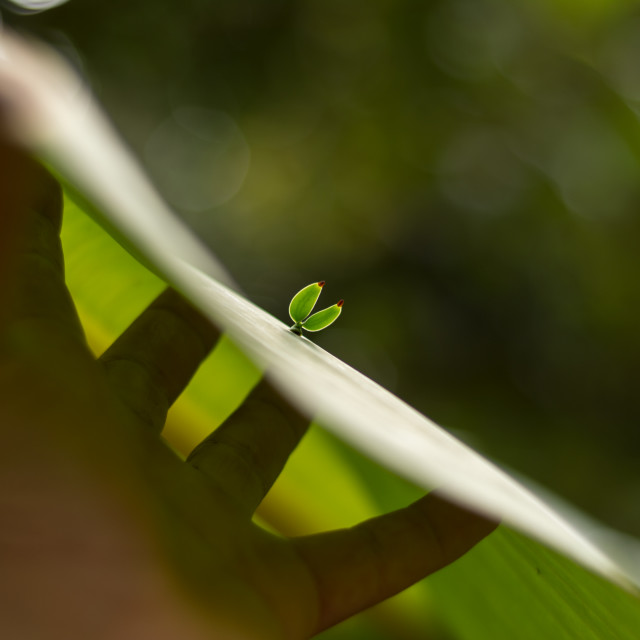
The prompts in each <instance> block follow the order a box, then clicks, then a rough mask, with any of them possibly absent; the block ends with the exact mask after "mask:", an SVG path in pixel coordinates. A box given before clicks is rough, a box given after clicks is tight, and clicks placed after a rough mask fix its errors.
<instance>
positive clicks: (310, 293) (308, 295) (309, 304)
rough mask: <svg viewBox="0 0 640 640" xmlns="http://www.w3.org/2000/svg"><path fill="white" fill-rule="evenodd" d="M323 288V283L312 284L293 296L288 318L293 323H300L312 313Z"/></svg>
mask: <svg viewBox="0 0 640 640" xmlns="http://www.w3.org/2000/svg"><path fill="white" fill-rule="evenodd" d="M323 286H324V281H321V282H314V283H313V284H310V285H307V286H306V287H304V288H303V289H300V291H298V293H296V295H295V296H293V299H292V300H291V303H290V304H289V316H290V317H291V319H292V320H293V321H294V322H302V321H303V320H304V319H305V318H306V317H307V316H308V315H309V314H310V313H311V312H312V311H313V307H315V306H316V302H317V301H318V297H319V296H320V294H321V293H322V287H323Z"/></svg>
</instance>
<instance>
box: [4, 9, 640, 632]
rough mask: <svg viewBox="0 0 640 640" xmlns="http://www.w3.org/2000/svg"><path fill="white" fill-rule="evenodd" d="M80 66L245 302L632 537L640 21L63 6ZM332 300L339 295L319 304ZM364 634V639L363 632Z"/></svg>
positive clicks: (50, 17) (44, 17)
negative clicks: (298, 312) (307, 296)
mask: <svg viewBox="0 0 640 640" xmlns="http://www.w3.org/2000/svg"><path fill="white" fill-rule="evenodd" d="M3 17H4V20H5V22H7V23H9V24H12V25H13V26H15V27H19V28H22V29H25V30H28V31H30V32H32V33H35V34H37V35H39V36H40V37H42V38H44V39H46V40H48V41H50V42H52V43H54V44H55V45H56V46H57V47H59V48H60V49H61V50H62V51H63V52H65V54H66V55H67V56H68V57H69V58H70V59H71V60H72V62H73V63H74V64H75V65H77V66H78V68H79V69H80V70H81V72H82V73H83V74H84V75H85V76H86V78H87V80H88V82H89V83H90V85H91V86H92V88H93V90H94V91H95V93H96V94H97V96H98V98H99V100H100V101H101V102H102V103H103V104H104V106H105V108H106V110H107V112H108V113H109V115H110V116H111V118H112V119H113V120H114V122H115V123H116V125H117V127H118V129H119V130H120V131H121V132H122V134H123V136H124V138H125V139H126V141H127V142H128V143H129V145H130V146H131V147H132V148H133V149H134V151H135V153H136V155H138V156H139V157H140V158H141V161H142V162H143V164H144V165H145V167H146V169H147V170H148V172H149V173H150V175H151V176H152V177H153V178H154V179H155V181H156V183H157V185H158V187H159V189H160V191H161V192H162V193H163V195H164V196H165V197H166V199H167V200H168V201H169V202H170V203H171V204H172V206H173V207H174V208H175V209H176V210H177V211H178V212H179V213H180V214H181V215H182V216H184V219H185V220H186V221H187V222H188V224H189V225H190V226H191V227H192V228H193V229H194V230H195V231H196V232H197V233H198V234H199V235H200V236H201V237H202V238H203V240H204V241H205V242H206V243H207V244H208V245H209V246H210V247H211V248H212V249H213V250H214V252H215V253H216V254H217V255H218V256H219V257H220V258H221V259H222V260H223V261H224V262H225V263H226V264H227V266H228V267H229V269H230V271H231V272H232V273H233V275H234V276H235V277H236V279H237V281H238V282H239V283H240V285H241V286H242V288H243V289H244V291H245V292H246V293H247V295H248V296H249V297H250V298H251V299H252V300H253V301H255V302H257V303H258V304H260V305H261V306H263V307H264V308H266V309H267V310H269V311H270V312H272V313H273V314H274V315H276V316H278V317H280V318H281V319H283V320H286V319H287V318H286V313H287V306H288V302H289V299H290V297H291V296H292V295H293V293H295V292H296V291H297V290H298V289H299V288H301V287H302V286H304V285H306V284H308V283H309V282H311V281H313V280H319V279H323V280H326V281H327V286H326V288H325V293H324V294H323V299H324V300H325V301H326V302H327V303H328V304H331V303H333V302H334V301H336V300H338V299H339V298H344V299H345V300H346V302H345V307H344V313H343V314H342V316H341V318H340V320H339V321H338V323H336V325H334V326H333V327H332V328H331V329H330V330H327V331H326V333H325V334H318V336H317V339H316V341H317V342H318V343H320V344H321V345H322V346H323V347H325V348H327V349H328V350H330V351H331V352H332V353H334V354H335V355H337V356H339V357H341V358H342V359H344V360H345V361H346V362H348V363H350V364H352V365H353V366H355V367H356V368H358V369H360V370H361V371H363V372H364V373H366V374H367V375H369V376H371V377H372V378H374V379H375V380H377V381H379V382H381V383H382V384H383V385H385V386H386V387H388V388H389V389H391V390H392V391H394V392H395V393H396V394H398V395H399V396H400V397H402V398H403V399H405V400H407V401H408V402H409V403H411V404H412V405H414V406H415V407H416V408H417V409H419V410H420V411H422V412H423V413H425V414H426V415H428V416H430V417H431V418H433V419H434V420H436V421H437V422H439V423H441V424H443V425H444V426H446V427H447V428H450V429H452V430H453V431H454V432H456V433H457V434H458V435H460V436H461V437H462V438H463V439H465V440H467V441H468V442H470V443H471V444H472V445H473V446H475V447H476V448H478V449H480V450H481V451H483V452H485V453H486V454H488V455H489V456H491V457H492V458H493V459H496V460H498V461H499V462H501V463H504V464H505V465H507V466H509V467H512V468H515V469H517V470H518V471H520V472H523V473H525V474H528V475H529V476H531V477H533V478H535V479H536V480H538V481H540V482H542V483H543V484H545V485H547V486H548V487H550V488H552V489H554V490H555V491H557V492H558V493H560V494H561V495H562V496H564V497H566V498H568V499H570V500H571V501H573V502H574V503H576V504H578V505H580V506H582V507H583V508H585V509H586V510H587V511H589V512H590V513H592V514H594V515H596V516H597V517H598V518H600V519H602V520H604V521H606V522H607V523H609V524H611V525H613V526H615V527H618V528H620V529H622V530H624V531H627V532H630V533H633V534H635V535H640V503H639V500H638V497H639V496H640V474H638V473H637V459H638V452H639V450H640V403H639V402H638V398H639V396H640V394H639V393H638V390H637V385H638V380H639V379H640V332H639V331H638V322H637V318H636V315H637V313H638V310H639V309H640V290H639V287H638V276H639V275H640V255H639V251H638V246H639V241H640V211H639V209H640V123H639V122H638V116H639V114H640V64H639V60H640V6H639V5H638V4H637V3H635V2H632V1H631V0H589V1H586V0H431V1H429V2H419V1H417V0H378V1H377V2H365V1H363V0H351V1H349V2H345V1H344V0H295V1H293V0H270V1H269V2H264V1H263V0H260V1H258V0H233V1H231V0H221V1H218V2H211V1H210V0H156V1H154V2H150V1H149V0H127V1H124V0H108V1H107V0H93V1H91V2H89V1H87V0H71V1H70V2H68V3H67V4H65V5H63V6H61V7H59V8H57V9H55V10H52V11H49V12H47V13H43V14H39V15H36V16H10V15H6V14H5V15H4V16H3ZM325 296H326V298H325ZM371 637H373V636H371Z"/></svg>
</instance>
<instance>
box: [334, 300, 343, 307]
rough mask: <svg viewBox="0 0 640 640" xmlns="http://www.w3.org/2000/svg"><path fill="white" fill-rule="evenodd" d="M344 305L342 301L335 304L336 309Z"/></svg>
mask: <svg viewBox="0 0 640 640" xmlns="http://www.w3.org/2000/svg"><path fill="white" fill-rule="evenodd" d="M343 304H344V300H340V301H338V302H337V303H336V306H337V307H341V306H342V305H343Z"/></svg>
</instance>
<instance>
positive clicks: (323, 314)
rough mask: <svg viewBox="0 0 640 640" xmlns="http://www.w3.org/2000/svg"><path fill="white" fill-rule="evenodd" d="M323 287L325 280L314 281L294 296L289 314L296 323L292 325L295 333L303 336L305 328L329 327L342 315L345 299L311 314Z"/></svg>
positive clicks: (318, 328)
mask: <svg viewBox="0 0 640 640" xmlns="http://www.w3.org/2000/svg"><path fill="white" fill-rule="evenodd" d="M322 287H324V280H322V281H320V282H314V283H313V284H310V285H308V286H306V287H305V288H304V289H300V291H298V293H296V295H295V296H293V298H292V300H291V302H290V303H289V315H290V316H291V319H292V320H293V322H294V323H295V324H294V325H293V326H292V327H291V331H293V333H296V334H298V335H299V336H301V335H302V330H303V329H304V330H305V331H320V330H321V329H324V328H325V327H328V326H329V325H330V324H331V323H332V322H335V321H336V319H337V318H338V316H339V315H340V312H341V311H342V305H343V304H344V300H340V301H339V302H337V303H336V304H334V305H332V306H331V307H327V308H326V309H323V310H322V311H318V312H316V313H314V314H313V315H309V314H310V313H311V312H312V311H313V307H315V306H316V302H317V301H318V297H319V296H320V293H321V292H322Z"/></svg>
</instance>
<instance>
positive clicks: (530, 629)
mask: <svg viewBox="0 0 640 640" xmlns="http://www.w3.org/2000/svg"><path fill="white" fill-rule="evenodd" d="M0 44H1V45H2V47H3V57H2V59H1V60H0V95H2V97H3V99H4V101H5V103H6V104H8V105H9V114H10V115H13V116H14V122H13V124H14V130H15V132H16V134H17V135H18V136H19V138H20V140H21V141H22V143H23V144H25V145H26V146H28V147H30V148H31V149H33V151H34V152H36V153H38V154H40V156H41V157H43V158H45V159H46V160H47V161H48V162H49V163H50V165H51V166H52V167H53V168H54V169H55V170H56V171H57V172H58V173H59V175H60V176H61V177H62V178H63V179H64V180H65V182H66V183H67V184H68V185H69V186H70V188H71V192H72V193H73V194H74V195H76V196H77V195H78V194H81V196H82V198H83V202H91V204H92V213H93V214H94V215H96V214H97V215H98V216H99V218H100V220H101V221H102V222H103V224H104V225H105V226H106V227H107V228H108V229H109V230H110V231H111V232H112V233H113V234H114V235H116V236H117V237H118V238H119V239H120V240H121V241H122V242H124V243H125V244H126V245H127V246H128V247H129V248H130V249H131V250H132V251H133V252H134V253H135V254H136V255H137V256H139V257H140V258H141V259H142V260H144V261H145V262H146V263H147V264H148V265H149V266H151V268H152V269H153V270H154V271H155V273H157V274H161V275H162V279H161V278H159V277H158V276H156V275H152V274H151V273H150V272H148V271H146V269H144V268H143V267H142V266H141V265H140V264H139V263H138V262H137V261H136V260H134V259H133V258H131V257H130V256H128V255H126V254H125V253H124V252H123V251H122V250H121V249H120V248H119V247H118V246H117V245H115V243H113V241H112V240H110V239H109V238H108V236H107V235H106V234H104V232H102V231H101V230H100V229H98V227H96V226H95V224H94V223H93V222H92V221H90V220H89V219H88V218H86V217H84V213H83V212H82V211H80V210H79V209H78V207H76V206H74V205H71V204H69V206H68V207H67V217H66V222H65V230H64V240H65V245H66V252H67V256H68V263H69V274H68V275H69V282H70V286H71V288H72V291H73V293H74V295H75V297H76V299H77V301H78V305H79V307H80V310H81V315H82V317H83V321H84V323H85V327H86V328H87V331H88V333H89V334H90V338H91V341H92V343H93V344H94V345H95V347H96V349H97V350H99V349H100V348H102V347H103V346H104V345H105V344H107V343H108V342H109V340H111V339H112V338H113V337H114V336H115V335H117V333H118V332H119V331H120V330H121V329H122V328H123V327H124V326H125V325H126V323H127V322H128V321H129V320H131V319H132V318H133V317H134V316H135V315H136V313H137V312H139V311H140V309H141V308H142V307H144V305H145V304H146V303H147V302H148V301H149V300H150V299H151V298H152V297H153V295H154V294H155V293H156V292H157V291H158V290H159V289H160V288H161V287H162V284H163V282H162V281H163V279H164V280H166V281H168V282H170V283H171V284H173V285H174V286H176V287H178V288H179V289H180V290H181V291H182V292H183V293H185V294H186V295H188V296H189V297H190V298H191V299H192V300H193V301H194V302H195V303H196V304H198V305H199V306H200V307H201V308H202V309H203V311H205V312H206V313H208V314H209V315H210V317H211V318H212V319H213V320H214V321H215V322H217V323H218V324H220V325H221V326H222V327H223V328H224V329H225V330H226V331H227V332H228V334H229V335H230V336H231V338H232V339H233V341H234V342H236V343H237V344H238V345H240V347H241V349H242V351H243V352H245V353H246V354H247V355H249V356H250V358H251V359H252V360H253V361H254V362H255V363H256V364H257V365H258V367H260V368H264V367H268V373H269V375H270V376H271V377H272V379H273V380H274V381H275V382H276V383H277V384H278V385H279V386H280V387H281V388H282V390H283V391H284V392H285V393H287V394H288V395H289V396H290V398H291V400H292V401H294V402H296V403H298V404H299V405H300V406H301V407H303V408H304V409H305V410H307V411H309V412H311V413H313V414H315V415H316V416H317V421H318V422H319V423H320V424H321V425H322V426H323V427H324V428H326V429H331V430H332V432H334V433H335V434H336V435H338V436H339V437H340V438H341V439H342V440H343V441H345V442H348V443H349V445H350V446H352V447H354V449H357V450H359V451H360V453H357V452H355V451H353V450H351V449H350V448H348V447H346V446H345V445H344V444H342V443H341V442H339V441H337V440H334V439H333V438H332V437H331V436H329V435H327V434H326V433H325V432H324V431H319V430H315V431H312V434H311V437H310V438H308V439H307V441H306V442H305V443H304V444H303V446H302V447H301V449H300V451H298V452H297V455H296V456H295V457H294V459H293V460H292V464H291V466H290V468H289V470H288V471H287V472H286V473H285V474H284V476H283V477H282V479H281V480H280V481H279V482H278V484H277V486H276V487H274V491H273V493H272V495H271V496H270V498H269V499H268V500H267V501H266V502H265V505H264V506H263V509H262V511H261V514H260V517H261V518H263V519H264V521H265V522H266V523H267V524H268V525H270V526H273V527H275V528H278V529H280V530H282V531H283V532H302V531H304V530H308V529H315V528H320V527H324V526H333V525H342V524H350V523H352V522H353V521H355V520H357V519H359V518H360V517H364V516H366V515H369V514H370V513H371V512H375V511H377V510H378V509H379V508H381V507H384V508H387V507H388V506H389V505H388V504H384V505H379V504H378V499H379V496H380V493H379V492H380V487H383V490H384V492H385V493H387V494H389V495H393V496H394V501H395V499H396V498H397V500H398V502H399V503H402V502H404V501H405V500H406V499H407V498H408V497H409V496H410V495H411V494H412V493H413V491H414V490H415V489H414V488H413V487H412V486H411V485H407V484H405V483H401V482H400V481H399V480H397V479H396V478H395V477H394V476H392V475H389V474H388V472H386V471H383V470H382V469H381V468H379V467H376V466H375V465H374V463H372V462H371V461H370V460H369V459H368V458H369V457H370V458H374V459H376V460H378V462H379V463H382V464H383V465H384V466H386V467H387V468H389V469H392V470H394V471H395V472H396V473H397V474H401V475H404V476H405V477H406V478H407V479H409V480H411V481H412V482H413V483H415V484H418V485H420V486H421V487H423V488H430V487H432V486H435V485H438V486H439V488H440V489H441V490H442V491H444V492H448V494H449V495H450V496H451V497H452V498H453V499H455V500H458V501H459V502H462V503H464V504H466V505H468V506H470V507H472V508H476V509H479V510H483V511H485V512H487V513H489V514H492V515H498V516H500V517H502V518H503V521H504V523H505V525H508V526H510V527H513V528H517V529H519V530H520V531H522V532H524V533H525V534H526V535H527V536H530V537H531V538H535V539H538V540H541V541H543V542H544V543H545V544H546V545H549V546H552V547H555V549H556V550H557V551H555V552H554V551H549V550H548V549H546V548H545V547H543V546H542V545H541V544H540V543H538V542H534V541H533V540H532V539H529V538H528V537H523V536H522V535H521V534H517V533H514V532H513V531H510V530H508V529H507V528H506V527H505V528H503V529H502V530H501V531H500V532H499V533H498V534H496V535H494V536H492V537H491V538H489V539H488V540H487V541H485V542H483V543H482V544H481V545H480V546H479V547H478V548H477V549H475V550H474V551H473V552H472V553H470V554H468V556H466V557H465V558H464V559H463V560H462V561H460V562H458V563H457V564H456V565H455V566H453V567H451V568H448V569H446V570H445V571H443V572H441V573H440V574H439V575H437V576H435V577H434V578H432V579H431V580H430V581H429V588H428V590H427V588H426V587H424V585H422V586H421V587H420V589H421V590H422V591H421V593H420V602H421V603H426V607H427V609H428V610H429V611H437V612H438V613H439V614H440V615H442V616H443V617H444V619H445V621H446V626H447V627H448V628H449V629H450V630H452V631H453V632H455V634H456V636H457V637H460V638H485V637H509V638H511V637H517V638H528V637H531V638H534V637H535V638H540V637H545V638H547V637H548V638H565V637H567V638H572V637H575V638H608V637H611V638H632V637H636V636H637V629H638V628H640V604H639V602H638V600H637V597H636V596H635V595H630V594H629V593H626V592H625V591H623V590H622V589H620V588H619V586H616V585H622V586H624V587H625V588H627V589H628V591H630V592H634V590H635V588H636V587H635V585H636V584H637V583H638V572H637V570H636V569H634V567H633V565H632V564H631V563H630V562H629V563H622V564H621V563H616V562H614V561H613V560H612V559H611V557H610V556H609V554H608V551H607V550H606V549H605V548H603V547H602V546H601V545H599V544H596V543H594V542H592V541H590V540H589V536H588V531H587V528H586V527H585V526H584V525H582V524H579V523H578V524H573V525H572V524H570V522H569V521H568V520H567V519H566V518H565V517H564V516H562V515H560V513H559V512H558V511H557V510H556V509H554V508H553V507H551V506H550V505H549V504H548V503H547V502H546V501H545V500H543V499H541V498H540V497H537V496H536V495H534V493H532V492H531V491H529V490H527V489H525V488H524V487H523V486H522V485H521V484H519V483H518V482H517V481H516V480H515V479H513V478H512V477H511V476H510V475H509V474H506V473H504V472H502V471H501V470H499V469H498V468H497V467H495V466H494V465H492V464H491V463H489V462H488V461H486V460H485V459H483V458H482V457H481V456H479V455H478V454H476V453H475V452H474V451H472V450H471V449H469V448H468V447H466V446H464V445H463V444H461V443H460V442H458V441H457V440H456V439H455V438H453V437H452V436H451V435H449V434H448V433H446V432H445V431H443V430H441V429H440V428H439V427H437V426H436V425H434V424H433V423H431V422H430V421H429V420H427V419H426V418H425V417H424V416H421V415H420V414H418V413H417V412H415V411H414V410H413V409H411V408H410V407H408V406H407V405H405V404H403V403H402V402H400V401H399V400H398V399H397V398H396V397H395V396H393V395H392V394H390V393H388V392H386V391H385V390H383V389H382V388H380V387H379V386H378V385H376V384H374V383H373V382H372V381H371V380H368V379H367V378H365V377H364V376H362V375H360V374H358V373H357V372H356V371H354V370H353V369H351V368H350V367H347V366H346V365H345V364H344V363H342V362H340V361H338V360H337V359H335V358H333V357H332V356H330V354H327V353H326V352H324V351H323V350H322V349H320V348H318V347H317V346H315V345H313V344H312V343H310V342H309V341H307V340H305V339H301V338H299V337H297V336H294V335H292V334H291V333H290V332H289V331H288V328H287V327H286V326H285V325H284V324H283V323H281V322H279V321H278V320H276V319H275V318H273V317H271V316H269V315H268V314H266V313H265V312H264V311H262V310H261V309H259V308H258V307H256V306H255V305H252V304H251V303H250V302H249V301H247V300H246V299H244V298H243V297H242V296H241V295H240V294H239V293H237V292H236V291H234V290H233V289H232V288H231V286H230V285H231V284H232V281H231V279H230V278H229V276H228V275H227V274H226V272H225V270H224V269H223V268H222V267H221V265H220V264H219V263H218V262H217V261H216V260H215V259H214V258H212V257H211V256H210V255H209V254H208V253H207V252H206V251H205V250H204V249H203V248H202V246H201V245H200V244H199V243H198V242H197V241H196V240H195V239H194V238H192V237H191V236H190V234H189V233H188V231H187V230H186V229H184V228H183V227H182V226H181V225H180V224H179V222H178V221H177V220H176V219H175V218H174V217H173V216H172V215H171V213H170V211H168V210H167V208H166V207H165V206H164V205H163V203H162V202H161V201H160V200H159V199H158V198H157V196H156V195H155V193H154V191H153V189H152V188H150V187H149V185H148V184H147V183H146V181H145V179H144V177H143V176H142V174H141V173H140V172H139V170H138V169H137V167H136V164H135V162H133V161H132V160H131V159H130V158H129V156H128V155H127V153H126V152H125V151H124V150H123V149H122V148H121V147H120V146H119V144H118V142H117V138H115V137H114V135H113V134H112V132H111V131H110V129H109V127H108V125H106V124H105V122H104V121H103V120H102V119H101V116H100V114H99V112H98V111H97V110H96V109H95V107H94V106H93V105H92V103H91V100H90V99H89V98H88V97H87V96H86V94H84V93H83V92H82V91H81V88H80V85H79V84H78V83H77V82H76V81H75V80H74V79H73V76H72V75H71V74H70V73H69V72H68V71H67V70H66V69H65V68H64V66H62V65H61V63H60V62H59V61H58V60H57V59H56V58H54V57H51V56H50V55H49V54H48V53H46V52H43V51H42V50H40V49H39V48H37V47H32V46H29V45H27V44H26V43H24V42H22V41H20V40H18V39H17V38H15V37H14V36H11V35H9V34H7V33H6V32H5V33H3V35H2V40H1V41H0ZM52 78H54V79H55V82H53V81H52ZM98 284H99V286H98ZM223 369H224V371H225V372H231V373H230V374H229V382H228V388H227V389H226V390H224V391H223V393H220V391H219V387H218V391H216V386H215V385H214V384H213V381H214V380H216V379H218V380H219V379H220V377H221V376H218V375H216V373H217V372H219V371H221V370H223ZM258 376H259V373H258V369H256V367H255V366H254V365H251V364H250V363H249V362H248V361H247V360H246V357H245V356H244V355H242V354H241V353H240V351H239V350H238V349H237V348H235V347H233V346H232V344H231V343H230V342H229V341H228V340H226V341H223V342H222V343H221V345H220V346H219V348H218V349H216V352H215V353H214V355H213V357H212V358H211V360H210V361H209V362H208V363H207V364H206V365H205V367H203V369H202V371H201V372H200V374H199V375H198V376H197V378H196V380H194V383H193V385H192V387H191V388H190V390H189V391H188V393H187V394H186V395H185V397H184V399H183V400H182V402H181V403H180V404H179V405H178V406H177V407H176V408H175V409H174V411H173V413H172V417H171V420H170V424H169V427H168V431H167V433H166V435H167V437H168V438H169V439H170V441H171V442H172V443H173V444H174V446H176V448H178V449H182V450H184V451H186V450H188V449H189V448H190V447H191V446H193V444H194V443H195V442H197V441H198V440H199V439H200V438H202V437H203V436H204V435H205V434H206V433H207V432H208V431H209V430H210V429H211V428H212V427H213V426H215V425H216V424H217V423H219V422H220V421H221V420H222V419H223V418H224V416H225V415H226V414H228V412H229V411H231V410H232V409H233V406H235V404H237V403H238V402H239V401H240V400H241V399H242V397H243V396H244V394H245V393H246V392H247V391H248V389H249V388H250V387H251V386H252V384H253V383H254V382H255V381H256V380H257V378H258ZM363 454H364V456H363ZM296 474H297V476H296ZM365 477H366V478H368V480H369V481H371V479H372V478H373V479H375V481H374V482H370V483H367V484H364V483H363V480H362V479H363V478H365ZM374 487H375V488H376V489H377V490H374ZM294 507H295V508H294ZM634 548H637V547H634ZM558 551H559V552H561V554H559V553H558ZM565 556H566V557H565ZM569 557H570V558H573V559H574V560H576V561H578V562H580V563H581V564H583V565H584V566H585V567H589V568H590V569H591V570H593V571H595V572H598V573H600V574H601V575H602V576H604V577H606V579H607V580H603V579H602V578H599V577H596V576H594V575H592V574H590V573H588V572H586V571H585V570H584V569H583V568H581V567H579V566H578V565H577V564H575V563H574V562H573V561H571V560H568V559H567V558H569ZM636 568H637V567H636ZM614 583H616V584H614ZM414 593H415V592H414ZM412 597H414V596H412V595H409V596H405V598H412ZM403 602H408V601H402V600H401V601H400V604H394V605H391V607H392V608H391V609H385V608H384V607H383V608H382V609H380V610H379V612H378V613H377V614H376V615H378V616H379V618H380V620H385V619H386V620H387V621H390V622H388V624H389V625H391V626H392V627H394V626H395V625H399V624H400V622H399V621H400V620H401V621H402V625H404V627H403V629H404V630H402V629H401V628H400V627H398V630H397V632H396V635H395V636H394V635H393V633H394V632H390V633H389V634H387V635H388V637H403V635H402V634H403V633H404V637H412V636H410V635H408V634H411V633H414V632H415V630H416V628H421V629H423V630H424V629H427V628H429V625H430V624H433V625H435V623H433V622H428V621H427V620H425V619H424V618H421V617H420V611H419V609H420V607H419V606H417V605H415V604H412V605H410V606H408V605H406V604H403ZM380 612H382V613H380ZM411 612H412V613H411ZM412 616H413V617H412ZM429 619H430V620H431V619H432V617H430V618H429ZM412 620H413V621H414V622H415V623H416V624H417V625H418V627H416V626H412V624H413V622H412ZM418 621H419V622H418ZM350 624H353V623H350ZM434 629H435V627H434ZM432 630H433V629H432ZM330 633H331V634H332V635H334V636H335V637H339V634H340V633H343V630H341V629H337V630H335V631H332V632H330ZM355 633H356V631H354V634H355ZM363 633H368V632H367V631H363ZM366 637H374V635H373V633H371V634H370V635H367V636H366ZM413 637H415V636H413Z"/></svg>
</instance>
